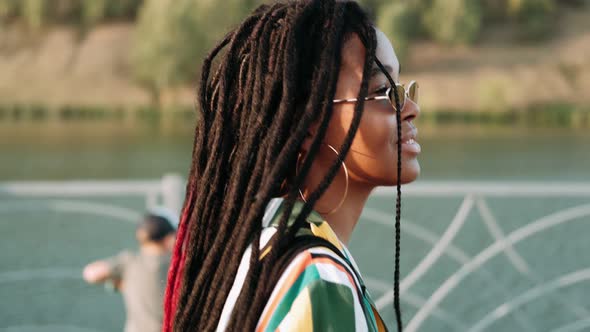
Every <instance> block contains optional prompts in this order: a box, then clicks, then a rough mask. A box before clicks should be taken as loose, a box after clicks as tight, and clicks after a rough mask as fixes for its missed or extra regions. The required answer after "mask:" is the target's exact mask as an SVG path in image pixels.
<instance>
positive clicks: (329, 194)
mask: <svg viewBox="0 0 590 332" xmlns="http://www.w3.org/2000/svg"><path fill="white" fill-rule="evenodd" d="M322 179H323V175H322V174H318V173H317V172H313V166H312V171H311V172H310V175H309V176H308V179H307V180H308V181H306V186H305V188H316V187H317V185H318V184H319V183H320V181H321V180H322ZM373 189H374V186H370V185H367V184H359V183H358V182H355V181H353V180H351V179H349V183H348V190H347V189H346V177H345V176H344V172H342V171H340V172H339V173H338V175H337V176H336V178H335V179H334V181H333V182H332V184H330V186H329V187H328V189H326V191H325V192H324V194H323V195H322V197H320V199H319V200H318V201H317V202H316V204H315V206H314V210H315V211H316V212H318V213H319V214H320V215H321V216H322V217H323V218H324V220H326V221H327V222H328V224H329V225H330V227H331V228H332V230H334V233H336V235H337V236H338V238H339V239H340V241H342V242H343V243H344V244H345V245H348V241H349V240H350V237H351V235H352V232H353V230H354V227H355V226H356V224H357V222H358V220H359V218H360V216H361V213H362V212H363V208H364V207H365V204H366V202H367V199H368V198H369V195H370V194H371V191H372V190H373ZM302 192H303V195H304V196H305V197H308V196H309V195H310V194H311V190H307V189H305V190H302ZM345 193H346V197H345V196H344V194H345ZM342 199H344V202H342ZM341 202H342V204H340V203H341ZM338 205H340V207H338ZM336 207H338V209H336V210H335V211H333V210H334V209H335V208H336ZM332 211H333V212H332Z"/></svg>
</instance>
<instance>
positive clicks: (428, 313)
mask: <svg viewBox="0 0 590 332" xmlns="http://www.w3.org/2000/svg"><path fill="white" fill-rule="evenodd" d="M184 186H185V182H184V179H183V178H182V177H181V176H178V175H175V174H168V175H165V176H164V177H162V178H161V179H154V180H142V181H118V180H113V181H25V182H4V183H2V182H0V218H1V217H2V215H3V214H4V213H14V212H15V211H19V210H20V211H27V210H28V209H31V208H36V209H49V210H54V211H59V212H71V211H76V212H82V213H88V214H96V215H104V216H108V217H111V218H114V219H119V220H122V221H126V222H134V221H136V220H138V218H139V216H140V214H139V212H138V211H134V210H132V209H127V208H124V207H121V206H110V205H108V204H105V203H100V202H93V201H92V199H93V198H100V197H118V196H129V195H136V196H137V195H139V196H141V197H144V198H145V206H146V208H151V207H154V206H158V205H160V206H161V205H163V206H166V207H167V208H169V209H170V210H172V211H175V212H179V211H180V208H181V205H182V203H183V200H184ZM403 195H404V197H412V198H429V197H434V198H437V197H442V198H449V197H451V198H456V199H458V200H459V202H460V204H459V205H458V208H457V209H456V211H455V214H454V217H453V218H451V220H450V221H449V222H448V226H447V227H446V229H445V230H444V231H443V232H442V233H441V234H436V233H435V232H433V231H431V230H429V229H427V228H425V227H424V226H420V225H419V224H417V223H414V222H412V221H411V220H408V219H406V218H404V219H403V220H402V232H404V233H406V234H407V235H410V237H413V238H415V239H418V240H420V241H422V242H424V243H425V244H426V245H427V246H429V248H430V250H429V251H428V252H427V254H426V255H424V256H423V257H422V258H421V259H420V261H418V262H416V264H415V265H414V267H413V268H412V269H411V270H410V271H403V275H404V276H405V277H404V278H403V279H402V281H401V284H400V290H401V299H402V301H404V303H405V304H406V305H408V306H411V307H412V308H413V309H415V314H413V315H412V317H409V316H408V317H404V321H405V324H404V325H405V331H408V332H415V331H432V329H428V330H426V329H423V326H424V323H425V322H426V321H427V320H429V319H437V320H440V321H443V322H445V323H446V324H447V326H450V330H452V331H488V330H489V331H491V330H495V329H494V324H496V323H497V322H498V321H500V320H502V319H503V318H505V317H506V316H508V315H512V316H513V318H514V320H515V322H516V323H515V324H517V326H515V327H514V330H519V331H538V330H539V326H538V324H536V323H535V322H534V321H531V319H530V317H527V316H526V315H524V314H522V313H520V312H519V311H518V309H519V308H520V307H522V306H524V305H526V304H527V303H529V302H532V301H534V300H538V299H539V298H542V297H543V298H547V299H549V300H550V301H552V302H553V303H557V304H558V305H559V306H560V307H561V308H563V310H566V311H567V312H568V313H569V314H570V315H571V316H573V317H575V319H574V320H572V321H570V322H569V323H568V324H562V325H560V326H557V327H555V328H552V330H555V331H582V330H585V329H587V328H589V327H590V323H589V320H588V317H590V308H588V307H586V306H588V303H585V304H582V303H577V302H576V301H574V300H571V299H569V298H567V297H564V296H563V295H562V294H561V293H560V290H561V289H563V288H566V287H569V286H572V285H575V286H576V287H579V286H580V285H582V286H584V285H586V287H585V288H586V290H587V292H588V294H590V266H579V267H578V270H576V271H564V272H563V273H561V274H560V275H557V276H555V277H554V278H552V279H551V280H544V279H542V278H540V277H539V276H538V274H537V273H536V271H535V269H534V267H531V264H530V262H527V258H526V256H525V255H523V254H522V253H520V252H519V251H518V249H517V246H518V245H519V243H521V242H523V241H525V240H527V239H528V238H530V237H532V236H534V235H536V234H540V233H543V232H546V231H550V230H552V229H553V228H556V227H557V226H560V225H565V224H568V223H571V222H579V221H580V220H582V222H583V223H585V224H587V225H588V226H590V182H588V183H563V182H486V181H479V182H460V181H419V182H417V183H415V184H411V185H407V186H404V187H403ZM373 196H374V197H394V196H395V192H394V189H392V188H378V189H377V190H375V191H374V193H373ZM7 197H8V198H10V200H6V199H5V198H7ZM79 197H83V198H84V201H80V200H75V198H79ZM37 198H43V199H44V204H41V205H39V204H36V205H35V206H32V205H31V204H27V203H26V200H27V199H35V200H36V199H37ZM495 198H510V199H511V198H514V199H519V198H527V199H538V200H542V199H552V198H559V199H570V198H571V199H572V200H575V201H576V202H578V203H576V205H575V206H569V207H567V208H563V209H559V210H555V211H552V212H551V213H548V214H546V215H544V216H541V217H537V218H534V219H533V220H528V221H527V222H526V223H525V224H523V225H520V226H519V227H518V228H516V229H510V230H507V227H505V225H503V224H502V220H499V218H497V217H496V215H495V213H494V210H493V209H492V208H491V207H490V204H488V203H489V200H491V199H495ZM580 201H581V202H582V203H579V202H580ZM473 214H477V215H478V216H479V218H480V219H481V220H482V224H483V227H484V229H485V230H486V231H487V232H488V234H489V236H490V237H491V238H492V239H493V242H492V243H491V244H489V245H487V244H486V246H483V247H482V248H481V250H480V251H479V252H477V253H475V254H473V253H471V254H470V253H467V252H466V251H465V250H463V248H461V247H460V246H457V244H456V237H457V236H458V234H459V232H460V231H461V230H462V229H463V227H465V223H466V220H467V219H468V217H469V216H470V215H473ZM404 217H405V216H404ZM362 218H364V219H366V220H367V221H368V222H370V223H373V224H376V225H381V226H386V227H393V225H392V224H391V215H388V214H386V213H383V212H382V211H379V210H377V209H372V208H370V207H368V208H366V209H365V211H364V212H363V216H362ZM589 234H590V233H589ZM589 234H586V238H587V237H588V235H589ZM586 248H587V249H588V251H587V252H580V255H590V241H588V245H587V246H586ZM402 256H403V251H402ZM498 256H504V257H505V258H506V260H507V261H508V262H509V264H510V266H511V267H512V268H513V269H514V271H516V272H515V273H516V274H517V275H518V277H519V278H522V279H523V280H526V281H527V282H529V283H530V284H531V285H533V286H532V287H531V288H530V289H528V290H525V291H521V292H520V293H511V292H510V290H506V289H502V287H500V286H498V285H496V283H495V282H494V278H495V277H496V276H495V273H494V272H493V271H488V270H485V269H483V268H482V267H483V266H484V265H485V264H486V263H487V262H489V261H490V260H492V259H493V258H495V257H498ZM442 257H445V259H450V260H452V261H453V262H455V263H456V264H458V266H459V267H458V269H457V270H456V271H454V272H453V273H452V274H451V275H450V276H448V277H446V279H444V280H443V281H442V282H441V283H440V284H439V285H437V286H436V288H435V289H434V291H433V292H432V293H431V294H419V293H416V292H415V289H414V287H415V285H416V284H418V283H420V281H421V280H423V279H424V278H425V277H426V276H427V275H428V273H429V271H431V270H432V268H433V266H435V264H436V263H438V262H440V261H441V258H442ZM402 259H403V257H402ZM0 272H2V273H0V283H1V282H5V283H7V282H13V281H14V280H16V279H18V278H21V277H22V278H24V279H26V278H28V277H27V276H28V275H29V274H27V273H25V272H27V271H4V272H3V271H0ZM45 272H47V273H37V272H36V273H35V275H37V276H40V277H41V278H42V277H43V275H45V274H46V275H47V278H61V277H64V278H67V277H68V276H69V275H70V274H71V271H70V270H69V269H68V268H67V267H66V268H63V269H61V270H59V269H58V270H55V271H53V270H51V271H49V270H48V271H45ZM474 273H479V274H480V276H482V278H483V279H485V280H487V281H489V285H490V287H491V288H492V289H493V290H494V291H495V292H497V293H498V294H502V298H503V299H504V300H502V301H501V302H498V303H497V305H496V302H494V303H493V304H494V307H493V310H491V311H489V312H487V313H485V314H483V315H481V317H476V318H474V319H471V320H469V321H466V320H464V319H461V318H462V317H461V318H459V317H457V315H456V314H454V313H453V312H452V311H449V310H448V309H449V308H443V307H442V304H443V301H444V300H445V299H446V298H447V297H449V295H450V294H451V293H452V292H453V291H454V290H456V289H458V288H460V287H461V283H462V282H463V281H464V280H465V279H466V278H468V277H469V276H470V275H472V274H474ZM365 279H367V280H366V281H367V285H368V286H369V288H372V289H373V290H375V291H377V292H378V293H379V294H380V296H379V297H378V298H375V304H376V305H377V307H378V308H380V309H383V308H386V307H387V306H390V305H391V304H392V301H393V289H392V288H391V287H388V286H390V282H389V281H387V280H380V279H379V278H374V277H371V276H369V275H367V276H365ZM585 305H586V306H585Z"/></svg>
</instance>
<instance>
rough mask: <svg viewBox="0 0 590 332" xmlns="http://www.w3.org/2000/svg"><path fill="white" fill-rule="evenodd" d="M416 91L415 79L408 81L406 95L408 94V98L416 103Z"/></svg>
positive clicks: (417, 94)
mask: <svg viewBox="0 0 590 332" xmlns="http://www.w3.org/2000/svg"><path fill="white" fill-rule="evenodd" d="M418 92H419V91H418V83H417V82H416V81H412V82H410V85H409V86H408V95H409V96H410V99H412V101H413V102H415V103H416V104H417V103H418V98H419V93H418Z"/></svg>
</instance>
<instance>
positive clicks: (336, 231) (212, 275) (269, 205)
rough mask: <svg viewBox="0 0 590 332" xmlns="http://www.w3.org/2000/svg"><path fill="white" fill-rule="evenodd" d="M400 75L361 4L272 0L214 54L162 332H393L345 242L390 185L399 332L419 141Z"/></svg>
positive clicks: (410, 94) (204, 84)
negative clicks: (403, 209)
mask: <svg viewBox="0 0 590 332" xmlns="http://www.w3.org/2000/svg"><path fill="white" fill-rule="evenodd" d="M214 64H215V65H216V66H215V69H214V70H213V69H212V67H214V66H213V65H214ZM399 68H400V66H399V63H398V60H397V58H396V55H395V53H394V50H393V48H392V46H391V43H390V42H389V40H388V39H387V38H386V37H385V35H384V34H383V33H382V32H380V31H379V30H377V29H376V28H375V27H374V26H373V24H372V23H371V22H370V21H369V20H368V18H367V16H366V14H365V13H364V12H363V11H362V10H361V9H360V7H359V6H358V5H357V4H356V3H354V2H352V1H336V0H306V1H291V2H286V3H276V4H273V5H270V6H261V7H259V8H258V9H257V10H255V11H254V12H253V13H252V15H251V16H249V17H248V18H246V19H245V20H244V21H243V22H242V23H241V24H240V25H239V26H238V27H237V28H236V29H235V30H233V31H231V32H229V33H228V34H227V35H226V37H225V38H224V39H223V40H222V41H221V42H220V43H219V44H218V45H217V46H216V47H215V48H214V49H213V50H212V51H211V53H210V54H209V56H208V57H207V58H206V59H205V61H204V64H203V68H202V77H201V83H200V89H199V96H198V97H199V112H200V113H199V120H198V122H197V127H196V132H195V142H194V150H193V161H192V166H191V170H190V174H189V181H188V184H187V195H186V200H185V205H184V209H183V216H182V218H181V224H180V228H179V234H178V241H177V245H176V248H175V253H174V257H173V260H172V263H171V268H170V271H169V276H168V289H167V294H166V300H165V306H166V310H165V319H164V320H165V321H164V331H212V330H218V331H224V330H227V331H253V330H256V331H267V330H273V331H274V330H281V331H295V330H297V331H328V330H329V331H353V330H356V331H385V330H386V327H385V325H384V323H383V321H382V319H381V317H380V315H379V313H378V312H377V310H376V308H375V306H374V304H373V301H372V300H371V298H370V296H369V294H368V292H367V291H366V289H365V286H364V283H363V279H362V277H361V274H360V273H359V269H358V268H357V266H356V264H355V263H354V260H353V258H352V256H351V254H350V253H349V251H348V250H347V248H346V244H347V243H348V241H349V239H350V236H351V233H352V231H353V229H354V227H355V225H356V223H357V221H358V219H359V216H360V214H361V211H362V209H363V206H364V205H365V202H366V201H367V199H368V196H369V194H370V193H371V191H372V190H373V189H374V188H375V187H377V186H393V185H397V194H398V196H397V202H396V208H395V210H396V216H395V223H396V233H395V241H396V252H395V273H394V274H395V275H394V291H395V299H394V309H395V311H396V317H397V329H398V330H401V329H402V322H401V313H400V308H399V235H400V234H399V230H400V225H399V222H400V205H401V201H400V194H401V191H400V185H401V184H404V183H408V182H411V181H413V180H414V179H415V178H416V177H417V176H418V174H419V172H420V167H419V164H418V161H417V159H416V157H417V155H418V154H419V152H420V146H419V145H418V144H417V143H416V142H415V141H414V138H415V137H416V129H415V127H414V125H413V124H412V120H413V119H414V118H416V117H417V116H418V114H419V108H418V106H417V104H416V92H417V91H416V90H417V86H416V84H414V83H412V84H411V86H409V87H408V88H407V89H406V88H404V87H403V86H402V85H400V84H398V83H396V82H397V81H398V79H399V78H398V75H399ZM392 205H393V204H392ZM392 210H393V208H392ZM392 219H393V218H392Z"/></svg>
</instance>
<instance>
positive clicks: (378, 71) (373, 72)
mask: <svg viewBox="0 0 590 332" xmlns="http://www.w3.org/2000/svg"><path fill="white" fill-rule="evenodd" d="M383 68H385V70H387V72H388V73H390V75H391V76H394V74H393V68H392V67H391V66H390V65H383ZM401 71H402V66H401V64H400V66H399V70H398V73H397V77H398V78H399V76H400V74H401ZM379 74H383V71H381V68H379V66H375V67H373V69H371V78H373V77H375V76H377V75H379ZM393 78H394V79H395V77H393Z"/></svg>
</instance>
